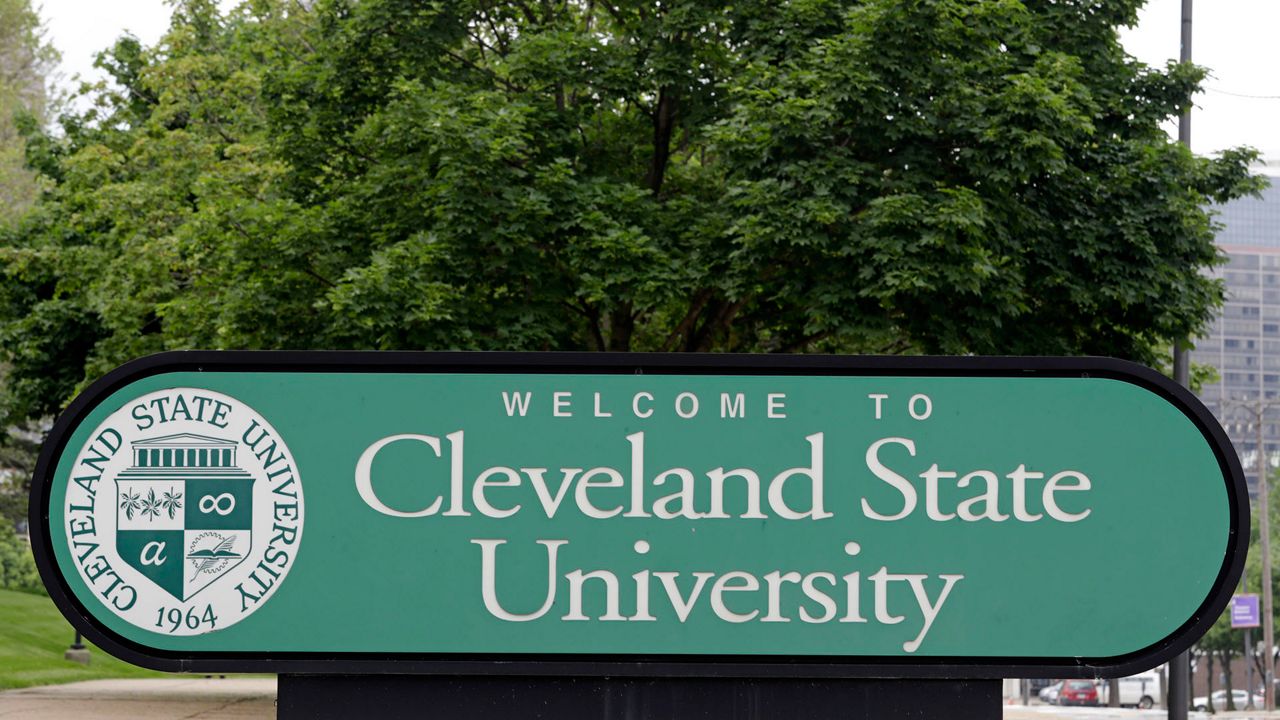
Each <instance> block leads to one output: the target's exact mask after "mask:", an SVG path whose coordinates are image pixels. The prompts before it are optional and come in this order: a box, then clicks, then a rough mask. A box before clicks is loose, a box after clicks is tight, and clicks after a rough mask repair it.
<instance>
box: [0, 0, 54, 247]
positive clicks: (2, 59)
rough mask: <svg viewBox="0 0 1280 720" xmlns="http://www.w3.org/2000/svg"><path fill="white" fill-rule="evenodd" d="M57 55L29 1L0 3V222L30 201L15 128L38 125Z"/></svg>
mask: <svg viewBox="0 0 1280 720" xmlns="http://www.w3.org/2000/svg"><path fill="white" fill-rule="evenodd" d="M57 61H58V53H57V51H56V50H54V49H53V47H52V46H51V45H49V44H48V43H46V42H45V41H44V38H43V36H42V32H41V28H40V18H39V16H38V15H37V14H36V12H35V10H34V9H33V8H32V7H31V0H0V224H3V223H6V222H11V221H12V220H13V218H15V217H16V216H17V215H19V214H20V213H21V212H22V211H23V210H25V209H26V208H27V206H29V205H30V204H31V202H32V201H34V200H35V197H36V192H37V186H36V182H35V175H34V174H33V173H32V172H31V171H30V170H29V169H28V168H27V167H26V165H25V163H24V161H23V155H24V152H23V150H24V148H23V142H22V136H21V134H20V133H19V127H20V125H23V124H28V125H29V124H30V123H33V122H36V123H39V122H43V120H44V118H45V113H46V110H47V108H48V104H49V91H48V78H49V74H50V73H51V72H52V71H53V67H54V65H55V64H56V63H57Z"/></svg>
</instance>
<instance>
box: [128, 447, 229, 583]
mask: <svg viewBox="0 0 1280 720" xmlns="http://www.w3.org/2000/svg"><path fill="white" fill-rule="evenodd" d="M238 444H239V443H237V442H236V441H234V440H224V439H221V438H215V437H209V436H206V435H196V434H194V433H179V434H176V435H164V436H160V437H153V438H149V439H146V440H138V441H136V442H134V443H132V448H131V449H132V453H133V466H132V467H130V468H128V469H127V470H124V471H122V472H120V473H119V474H118V475H116V478H115V482H116V508H117V510H116V518H117V519H116V527H117V532H116V551H117V552H119V553H120V557H121V558H123V559H124V561H125V562H127V563H129V565H131V566H132V567H133V568H134V569H136V570H137V571H138V572H141V573H142V574H143V575H145V576H146V577H147V578H149V579H150V580H151V581H152V582H154V583H155V584H156V585H159V586H160V587H161V588H164V590H165V591H166V592H168V593H169V594H170V595H172V596H173V597H174V598H175V599H177V600H179V601H183V602H185V601H186V600H188V599H190V598H191V597H192V596H194V595H195V594H196V593H198V592H200V591H201V590H203V589H204V588H206V587H208V586H209V585H210V584H211V583H213V582H214V581H215V580H217V579H218V578H219V577H220V576H221V575H222V574H224V573H225V572H227V571H228V570H230V569H231V568H233V567H235V566H236V565H239V564H240V563H241V562H243V561H244V559H245V557H246V556H248V554H249V549H250V548H251V547H252V529H253V476H252V475H250V474H249V473H247V472H245V471H244V470H241V469H240V468H239V467H238V466H237V465H236V449H237V446H238Z"/></svg>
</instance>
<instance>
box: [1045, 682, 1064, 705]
mask: <svg viewBox="0 0 1280 720" xmlns="http://www.w3.org/2000/svg"><path fill="white" fill-rule="evenodd" d="M1062 682H1063V681H1062V680H1059V681H1058V682H1056V683H1053V684H1052V685H1049V686H1048V687H1045V688H1043V689H1041V690H1040V702H1042V703H1047V704H1049V705H1057V704H1058V693H1060V692H1062Z"/></svg>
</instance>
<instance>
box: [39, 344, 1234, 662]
mask: <svg viewBox="0 0 1280 720" xmlns="http://www.w3.org/2000/svg"><path fill="white" fill-rule="evenodd" d="M170 372H211V373H218V372H326V373H332V372H351V373H370V372H372V373H513V372H519V373H528V374H551V373H576V374H657V375H670V374H686V375H748V374H749V375H833V376H839V375H846V376H864V377H875V376H899V377H913V376H914V377H1077V378H1090V377H1100V378H1109V379H1114V380H1120V381H1124V382H1128V383H1131V384H1134V385H1137V386H1139V387H1142V388H1144V389H1146V390H1148V391H1151V392H1153V393H1155V394H1156V395H1158V396H1160V397H1162V398H1163V399H1164V400H1166V401H1167V402H1169V403H1170V404H1172V405H1173V406H1174V407H1176V408H1178V409H1179V410H1180V411H1182V412H1183V414H1184V415H1186V416H1187V417H1188V418H1189V419H1190V420H1191V421H1192V422H1193V423H1194V425H1195V426H1196V427H1197V429H1199V430H1200V432H1201V434H1202V435H1203V436H1204V438H1205V439H1206V441H1207V442H1208V443H1209V445H1210V447H1211V448H1212V449H1213V452H1214V455H1215V456H1216V458H1217V461H1218V465H1219V468H1220V469H1221V471H1222V478H1223V480H1224V482H1225V484H1226V489H1227V496H1228V501H1229V503H1230V508H1229V512H1230V519H1229V528H1230V529H1229V538H1228V542H1227V552H1226V553H1225V554H1224V558H1223V563H1222V566H1221V567H1220V569H1219V572H1218V575H1217V578H1216V580H1215V582H1214V584H1213V587H1212V590H1211V591H1210V592H1209V594H1208V595H1207V596H1206V598H1205V600H1204V602H1203V603H1202V604H1201V606H1200V607H1199V608H1198V609H1197V610H1196V612H1195V613H1194V614H1193V615H1192V617H1191V618H1189V619H1188V620H1187V621H1186V622H1185V623H1183V625H1182V626H1180V627H1179V628H1178V629H1177V630H1175V631H1174V632H1173V633H1172V634H1170V635H1169V636H1168V637H1166V638H1164V639H1162V640H1161V641H1159V642H1156V643H1153V644H1152V645H1150V646H1148V647H1146V648H1143V649H1141V650H1138V651H1135V652H1132V653H1127V654H1125V655H1120V656H1113V657H1103V658H1086V657H1054V658H1021V657H984V656H979V657H953V656H926V657H910V658H902V657H878V656H861V657H832V656H810V657H790V656H768V655H760V656H740V655H644V656H641V655H626V656H619V655H600V654H581V655H564V654H509V655H503V656H501V657H499V658H492V657H487V658H478V657H476V655H474V654H457V653H367V652H365V653H331V652H327V653H318V652H281V653H264V652H254V653H228V652H203V653H177V652H170V651H163V650H158V649H155V648H149V647H146V646H143V645H140V644H138V643H136V642H133V641H131V640H128V639H126V638H124V637H122V636H120V635H118V634H116V633H114V632H113V631H111V630H110V629H108V628H106V627H105V626H102V625H100V624H98V623H97V622H95V620H94V619H93V617H92V616H91V615H90V613H89V612H88V611H87V610H86V609H85V608H84V606H83V605H82V604H81V603H80V602H79V600H78V599H77V598H76V597H75V596H74V594H73V593H72V592H71V591H70V588H69V587H68V585H67V584H66V581H65V579H64V578H63V577H62V576H61V575H60V574H59V573H58V571H57V566H56V562H55V560H54V556H53V548H52V538H51V535H50V533H49V529H48V523H49V502H50V493H51V483H52V479H53V478H52V475H53V472H54V470H55V469H56V465H57V461H58V459H59V458H60V457H61V455H62V453H63V451H64V449H65V447H66V444H67V442H68V441H69V439H70V436H71V434H72V433H73V432H74V430H75V429H76V428H77V427H78V425H79V423H80V422H81V421H82V420H83V419H84V418H85V417H86V416H87V415H88V413H89V412H90V411H92V410H93V409H94V408H95V407H96V406H97V405H98V404H99V403H100V402H102V401H103V400H104V399H105V398H107V397H108V396H110V395H111V394H112V393H113V392H115V391H116V390H118V389H120V388H122V387H124V386H126V385H128V384H130V383H132V382H135V381H137V380H140V379H142V378H145V377H150V376H153V375H158V374H164V373H170ZM29 518H30V528H31V543H32V550H33V552H34V555H35V560H36V566H37V568H38V569H39V572H40V577H41V579H42V580H43V582H44V584H45V587H46V588H47V589H48V591H49V596H50V598H51V599H52V600H53V602H54V604H55V605H56V606H57V607H58V609H59V610H60V611H61V612H62V614H63V615H64V616H66V618H67V619H68V620H69V621H70V622H71V624H72V625H73V626H74V627H75V628H76V629H77V630H78V631H80V632H81V633H82V634H83V635H84V636H85V637H86V638H87V639H89V640H90V641H91V642H93V643H94V644H96V645H97V646H99V647H100V648H102V649H104V650H106V651H107V652H109V653H110V654H112V655H114V656H116V657H118V658H120V659H122V660H125V661H127V662H130V663H133V664H135V665H140V666H142V667H147V668H152V669H155V670H163V671H169V672H196V673H210V672H250V673H281V674H328V675H337V674H343V675H349V674H399V675H413V674H423V675H425V674H430V675H476V676H585V677H669V678H678V677H705V678H814V679H820V678H880V679H890V678H893V679H897V678H902V679H960V678H964V679H975V680H978V679H995V678H1006V677H1029V678H1098V677H1122V676H1126V675H1131V674H1134V673H1137V672H1141V671H1145V670H1148V669H1150V668H1152V667H1155V666H1157V665H1159V664H1162V663H1164V662H1167V661H1168V660H1169V659H1171V658H1173V657H1174V656H1176V655H1178V654H1179V653H1181V652H1183V651H1185V650H1186V649H1188V648H1189V647H1190V646H1191V645H1192V644H1193V643H1194V642H1195V641H1196V640H1198V639H1199V638H1200V637H1201V636H1203V635H1204V633H1205V632H1206V631H1207V630H1208V629H1209V627H1210V626H1212V625H1213V623H1214V621H1215V620H1216V619H1217V618H1218V616H1219V615H1220V614H1221V613H1222V611H1223V609H1224V608H1225V607H1226V606H1227V604H1228V603H1229V602H1230V599H1231V595H1232V593H1233V592H1234V589H1235V588H1236V586H1237V585H1238V583H1239V580H1240V576H1241V573H1242V572H1243V570H1244V562H1245V555H1246V553H1247V550H1248V538H1249V522H1250V509H1249V494H1248V489H1247V485H1246V481H1245V476H1244V472H1243V469H1242V467H1241V465H1240V461H1239V458H1238V457H1237V455H1236V452H1235V450H1234V448H1233V446H1232V445H1231V442H1230V440H1229V439H1228V438H1227V435H1226V433H1225V432H1224V431H1223V429H1222V426H1221V425H1220V424H1219V423H1218V421H1217V420H1216V419H1215V418H1214V417H1213V415H1212V414H1211V413H1210V412H1209V411H1208V409H1207V408H1205V406H1204V405H1203V404H1202V403H1201V402H1200V401H1199V399H1197V398H1196V397H1195V395H1193V394H1192V393H1191V392H1190V391H1188V390H1187V389H1186V388H1183V387H1182V386H1180V385H1177V384H1176V383H1174V382H1173V381H1171V380H1170V379H1168V378H1166V377H1165V376H1163V375H1161V374H1159V373H1157V372H1155V371H1153V370H1151V369H1149V368H1146V367H1144V366H1141V365H1138V364H1135V363H1131V362H1127V361H1123V360H1117V359H1114V358H1105V357H937V356H914V357H896V356H889V357H884V356H836V355H730V354H680V353H652V354H649V353H552V352H535V353H523V352H510V353H508V352H359V351H173V352H165V353H160V354H157V355H151V356H148V357H144V358H141V359H138V360H135V361H132V362H129V363H126V364H125V365H122V366H120V367H119V368H116V369H115V370H113V371H111V372H110V373H108V374H107V375H106V376H104V377H103V378H101V379H99V380H98V381H97V382H95V383H93V384H92V385H91V386H90V387H89V388H88V389H86V390H85V391H84V392H83V393H82V394H81V395H79V396H78V397H76V398H75V400H73V401H72V403H71V404H70V406H68V408H67V409H66V411H65V412H64V413H63V414H62V415H61V416H60V417H59V418H58V420H57V421H56V422H55V423H54V426H53V428H52V430H51V431H50V433H49V436H48V438H47V440H46V442H45V444H44V446H43V448H42V449H41V452H40V456H39V459H38V461H37V464H36V469H35V473H34V476H33V478H32V484H31V503H30V509H29ZM1152 540H1153V542H1158V540H1159V538H1152Z"/></svg>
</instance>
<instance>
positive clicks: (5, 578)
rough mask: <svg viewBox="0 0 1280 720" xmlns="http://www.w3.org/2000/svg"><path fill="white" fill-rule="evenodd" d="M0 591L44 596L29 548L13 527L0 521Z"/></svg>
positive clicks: (42, 586)
mask: <svg viewBox="0 0 1280 720" xmlns="http://www.w3.org/2000/svg"><path fill="white" fill-rule="evenodd" d="M0 589H3V590H20V591H22V592H29V593H35V594H38V595H44V594H45V589H44V584H43V583H41V582H40V574H39V573H38V572H37V571H36V561H35V558H34V557H32V555H31V546H30V545H28V544H27V542H26V541H25V540H23V539H22V538H19V537H18V533H17V532H15V531H14V529H13V526H11V525H10V524H9V523H7V522H4V521H2V520H0Z"/></svg>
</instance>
